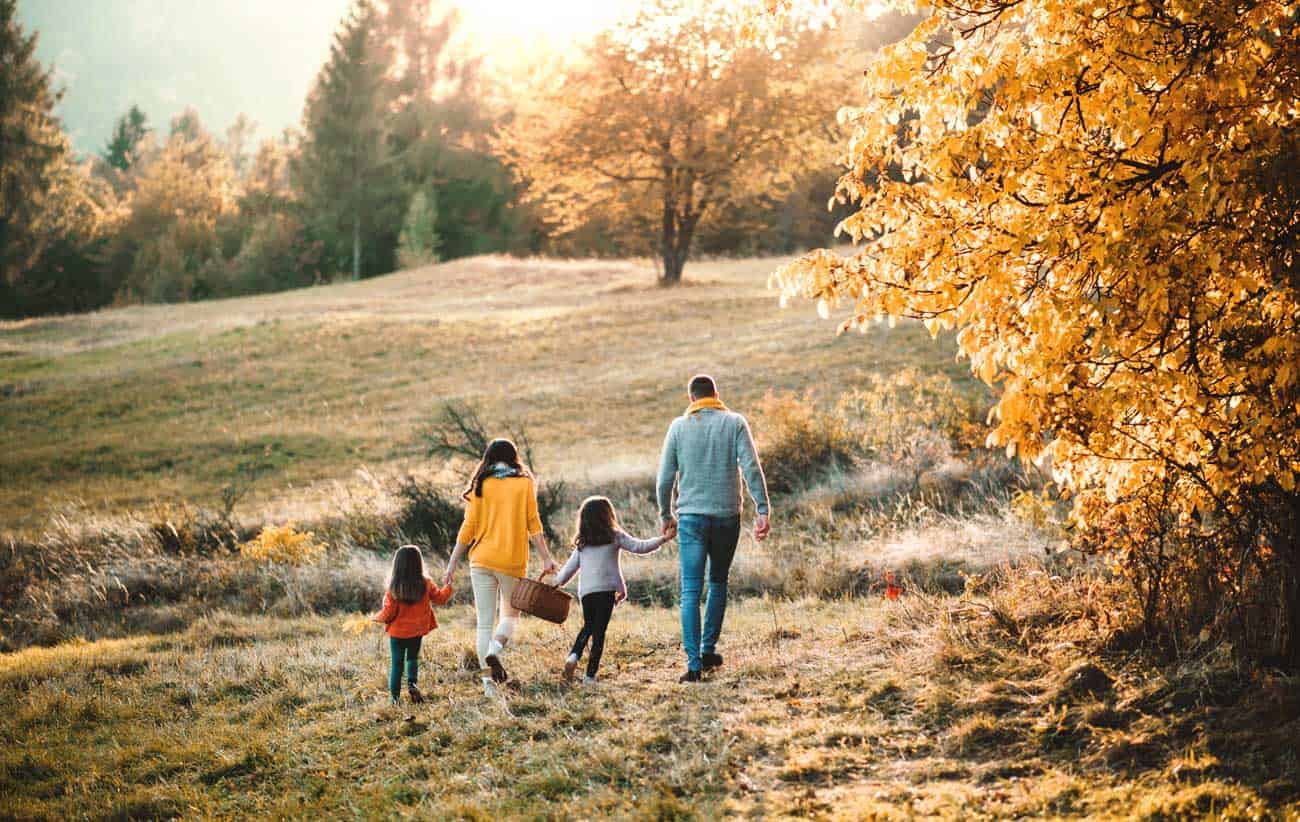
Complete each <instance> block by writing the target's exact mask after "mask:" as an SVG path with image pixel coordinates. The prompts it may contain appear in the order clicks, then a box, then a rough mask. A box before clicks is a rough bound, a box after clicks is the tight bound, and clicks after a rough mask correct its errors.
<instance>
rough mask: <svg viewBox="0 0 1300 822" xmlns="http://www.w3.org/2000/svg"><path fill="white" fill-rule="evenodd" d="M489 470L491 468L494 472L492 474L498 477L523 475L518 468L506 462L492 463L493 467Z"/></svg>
mask: <svg viewBox="0 0 1300 822" xmlns="http://www.w3.org/2000/svg"><path fill="white" fill-rule="evenodd" d="M488 470H490V471H491V472H492V476H494V477H496V478H497V479H505V478H506V477H521V476H523V474H521V473H520V472H519V469H518V468H516V467H514V466H513V465H506V464H505V463H504V462H494V463H492V467H491V468H490V469H488Z"/></svg>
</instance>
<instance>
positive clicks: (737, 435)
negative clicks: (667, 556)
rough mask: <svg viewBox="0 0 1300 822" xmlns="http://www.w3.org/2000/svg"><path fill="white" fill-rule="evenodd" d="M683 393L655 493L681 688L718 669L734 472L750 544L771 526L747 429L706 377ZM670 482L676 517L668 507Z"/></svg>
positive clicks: (733, 523)
mask: <svg viewBox="0 0 1300 822" xmlns="http://www.w3.org/2000/svg"><path fill="white" fill-rule="evenodd" d="M687 391H688V393H689V394H690V398H691V404H690V407H689V408H687V409H686V413H685V414H683V415H682V416H680V417H678V418H677V419H675V420H673V423H672V425H670V426H669V427H668V436H666V437H665V438H664V450H663V454H662V455H661V456H660V458H659V480H658V483H657V487H656V492H657V494H658V498H659V519H660V521H661V522H662V524H663V529H664V533H665V534H667V533H668V532H669V530H670V529H671V528H672V526H673V525H674V524H676V526H677V543H678V546H679V547H678V553H679V554H680V555H681V563H682V599H681V602H682V646H683V647H684V648H685V650H686V673H685V674H683V675H682V677H681V681H682V682H699V681H700V677H701V675H702V673H703V672H704V671H708V670H712V669H714V668H717V667H719V666H721V665H722V655H721V654H719V653H718V652H717V645H718V636H719V634H721V633H722V617H723V615H724V614H725V613H726V610H727V576H728V575H729V574H730V572H731V560H732V558H733V557H734V556H735V554H736V543H737V542H738V541H739V539H740V510H741V506H742V500H741V496H740V475H741V474H742V473H743V474H744V477H745V485H746V486H748V487H749V495H750V497H752V498H753V500H754V506H755V507H756V509H757V511H758V518H757V519H756V520H755V522H754V539H758V540H762V539H766V538H767V535H768V532H769V531H770V530H771V525H770V524H769V523H768V504H767V480H766V479H764V477H763V467H762V465H760V464H759V462H758V453H757V452H756V451H755V450H754V438H753V437H752V436H751V435H750V433H749V423H748V422H746V421H745V418H744V417H742V416H741V415H739V414H736V413H734V412H732V411H728V410H727V406H725V405H723V404H722V400H721V399H719V398H718V387H717V385H716V384H715V383H714V382H713V378H712V377H710V376H707V375H704V374H700V375H698V376H695V377H692V378H691V381H690V384H689V386H688V387H687ZM674 483H676V485H677V511H676V514H677V515H676V518H674V516H673V505H672V503H673V484H674ZM706 565H707V567H708V574H709V598H708V602H707V603H706V605H705V608H704V629H703V632H702V633H701V629H700V589H701V587H703V581H704V573H705V567H706Z"/></svg>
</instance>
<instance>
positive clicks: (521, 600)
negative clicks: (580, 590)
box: [510, 577, 573, 625]
mask: <svg viewBox="0 0 1300 822" xmlns="http://www.w3.org/2000/svg"><path fill="white" fill-rule="evenodd" d="M540 579H541V578H540V577H539V578H538V579H529V578H528V577H524V578H523V579H521V580H519V582H517V583H516V584H515V590H514V591H513V592H512V593H511V594H510V604H511V605H513V606H514V607H516V608H518V609H519V610H521V611H523V612H524V613H525V614H532V615H533V616H535V617H541V618H542V619H544V620H546V621H547V622H554V623H555V624H556V625H563V624H564V620H566V619H568V618H569V605H570V604H572V602H573V597H571V596H569V595H568V594H567V593H565V592H564V591H561V590H560V589H559V588H557V587H556V586H554V585H547V584H546V583H544V582H540V581H539V580H540Z"/></svg>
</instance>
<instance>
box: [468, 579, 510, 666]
mask: <svg viewBox="0 0 1300 822" xmlns="http://www.w3.org/2000/svg"><path fill="white" fill-rule="evenodd" d="M469 581H470V585H471V586H473V588H474V611H475V614H476V615H477V617H478V626H477V627H478V636H477V639H478V664H479V668H486V667H487V659H486V657H487V653H488V645H490V644H491V643H492V639H493V637H494V636H495V637H496V639H497V641H498V642H500V643H501V644H502V645H505V644H506V643H507V642H509V641H510V637H511V636H513V635H514V632H515V620H516V619H517V618H518V617H519V611H518V610H516V609H515V608H514V607H513V606H511V604H510V595H511V594H513V593H514V591H515V585H517V584H518V583H519V578H518V577H512V576H510V575H509V574H503V573H501V572H500V571H493V570H490V569H488V568H479V567H477V566H473V565H471V566H470V569H469ZM498 612H500V620H499V621H498V619H497V617H498Z"/></svg>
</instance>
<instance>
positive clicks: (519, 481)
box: [442, 440, 555, 696]
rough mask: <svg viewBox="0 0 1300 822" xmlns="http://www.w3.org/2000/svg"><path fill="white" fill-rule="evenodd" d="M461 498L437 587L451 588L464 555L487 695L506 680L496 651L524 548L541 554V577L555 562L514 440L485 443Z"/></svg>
mask: <svg viewBox="0 0 1300 822" xmlns="http://www.w3.org/2000/svg"><path fill="white" fill-rule="evenodd" d="M461 496H462V497H463V498H464V499H465V522H464V523H463V524H462V525H461V526H460V533H459V534H458V535H457V536H456V548H455V550H454V551H452V552H451V559H450V560H449V561H448V562H447V573H446V574H444V575H443V577H442V584H443V585H449V584H451V579H452V577H453V576H454V575H455V573H456V567H457V566H458V565H459V564H460V560H461V558H462V557H464V556H465V553H466V552H467V551H468V552H469V579H470V584H471V585H472V586H473V589H474V609H475V611H477V614H478V662H479V670H480V671H484V669H486V671H484V674H483V692H484V693H486V694H487V695H488V696H491V695H492V694H493V693H495V687H494V685H493V683H494V682H505V681H506V680H507V679H509V676H508V675H507V674H506V669H505V667H504V666H503V665H502V664H501V652H502V650H503V649H504V648H505V646H506V645H508V644H509V643H510V637H511V636H512V635H513V634H514V630H515V619H516V618H518V616H519V612H518V611H517V610H515V609H514V608H513V607H512V606H511V605H510V594H511V593H513V592H514V590H515V585H516V584H517V583H518V582H519V580H520V578H521V577H523V576H524V575H525V574H527V573H528V544H529V543H530V542H531V543H532V545H533V547H534V548H536V549H537V550H538V551H539V552H541V555H542V559H543V564H542V573H541V576H543V577H544V576H546V575H547V574H551V573H554V572H555V559H554V558H553V557H552V556H551V551H550V549H549V548H548V547H547V546H546V537H545V536H543V535H542V519H541V517H540V516H539V515H538V513H537V487H536V485H535V484H534V482H533V475H532V474H531V473H530V472H529V471H528V469H526V468H524V466H523V465H522V464H521V463H520V462H519V451H518V449H516V448H515V444H514V443H513V442H511V441H510V440H492V442H490V443H488V447H487V449H486V450H485V451H484V452H483V459H482V460H481V461H480V462H479V464H478V469H477V470H475V471H474V476H473V477H472V478H471V479H470V481H469V485H468V486H466V488H465V493H464V494H462V495H461ZM539 578H540V577H539ZM498 617H499V619H498ZM494 625H495V630H493V626H494ZM489 672H490V675H489Z"/></svg>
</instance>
